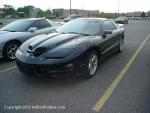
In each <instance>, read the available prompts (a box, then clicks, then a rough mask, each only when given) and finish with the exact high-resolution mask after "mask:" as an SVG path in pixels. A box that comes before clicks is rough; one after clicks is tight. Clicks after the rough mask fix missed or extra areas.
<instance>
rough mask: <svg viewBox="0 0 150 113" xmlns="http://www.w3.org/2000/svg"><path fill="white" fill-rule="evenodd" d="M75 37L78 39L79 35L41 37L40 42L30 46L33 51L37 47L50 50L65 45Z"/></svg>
mask: <svg viewBox="0 0 150 113" xmlns="http://www.w3.org/2000/svg"><path fill="white" fill-rule="evenodd" d="M77 37H80V35H77V34H55V35H50V36H49V35H48V36H45V37H41V38H40V40H36V41H35V42H33V43H31V44H30V46H32V49H33V50H35V49H36V48H39V47H46V48H48V49H49V50H50V49H52V48H55V47H57V46H60V45H62V44H65V43H67V42H69V41H71V40H73V39H75V38H77Z"/></svg>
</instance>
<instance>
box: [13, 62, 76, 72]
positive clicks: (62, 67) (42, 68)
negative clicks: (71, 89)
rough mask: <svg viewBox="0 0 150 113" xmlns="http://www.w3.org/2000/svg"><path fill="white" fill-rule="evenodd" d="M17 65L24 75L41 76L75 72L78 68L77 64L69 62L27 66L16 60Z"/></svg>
mask: <svg viewBox="0 0 150 113" xmlns="http://www.w3.org/2000/svg"><path fill="white" fill-rule="evenodd" d="M16 64H17V66H18V68H19V70H20V71H22V72H24V73H30V74H35V73H40V74H52V73H62V72H69V71H73V70H75V69H76V67H77V63H76V62H68V63H63V64H55V65H51V64H26V63H23V62H21V61H20V60H18V59H16Z"/></svg>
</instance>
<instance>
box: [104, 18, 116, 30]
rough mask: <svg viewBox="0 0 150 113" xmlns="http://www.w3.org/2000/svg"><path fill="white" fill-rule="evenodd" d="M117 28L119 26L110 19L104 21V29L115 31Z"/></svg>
mask: <svg viewBox="0 0 150 113" xmlns="http://www.w3.org/2000/svg"><path fill="white" fill-rule="evenodd" d="M115 29H117V28H116V26H115V25H114V24H113V23H112V22H111V21H108V20H107V21H104V23H103V30H104V31H107V30H111V31H113V30H115Z"/></svg>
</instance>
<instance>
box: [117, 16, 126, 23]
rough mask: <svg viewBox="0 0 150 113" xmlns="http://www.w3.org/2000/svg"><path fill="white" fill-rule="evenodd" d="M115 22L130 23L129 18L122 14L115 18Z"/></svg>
mask: <svg viewBox="0 0 150 113" xmlns="http://www.w3.org/2000/svg"><path fill="white" fill-rule="evenodd" d="M115 22H116V23H119V24H128V18H127V17H123V16H120V17H118V18H117V19H116V20H115Z"/></svg>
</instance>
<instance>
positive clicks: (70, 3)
mask: <svg viewBox="0 0 150 113" xmlns="http://www.w3.org/2000/svg"><path fill="white" fill-rule="evenodd" d="M70 15H71V0H70Z"/></svg>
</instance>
